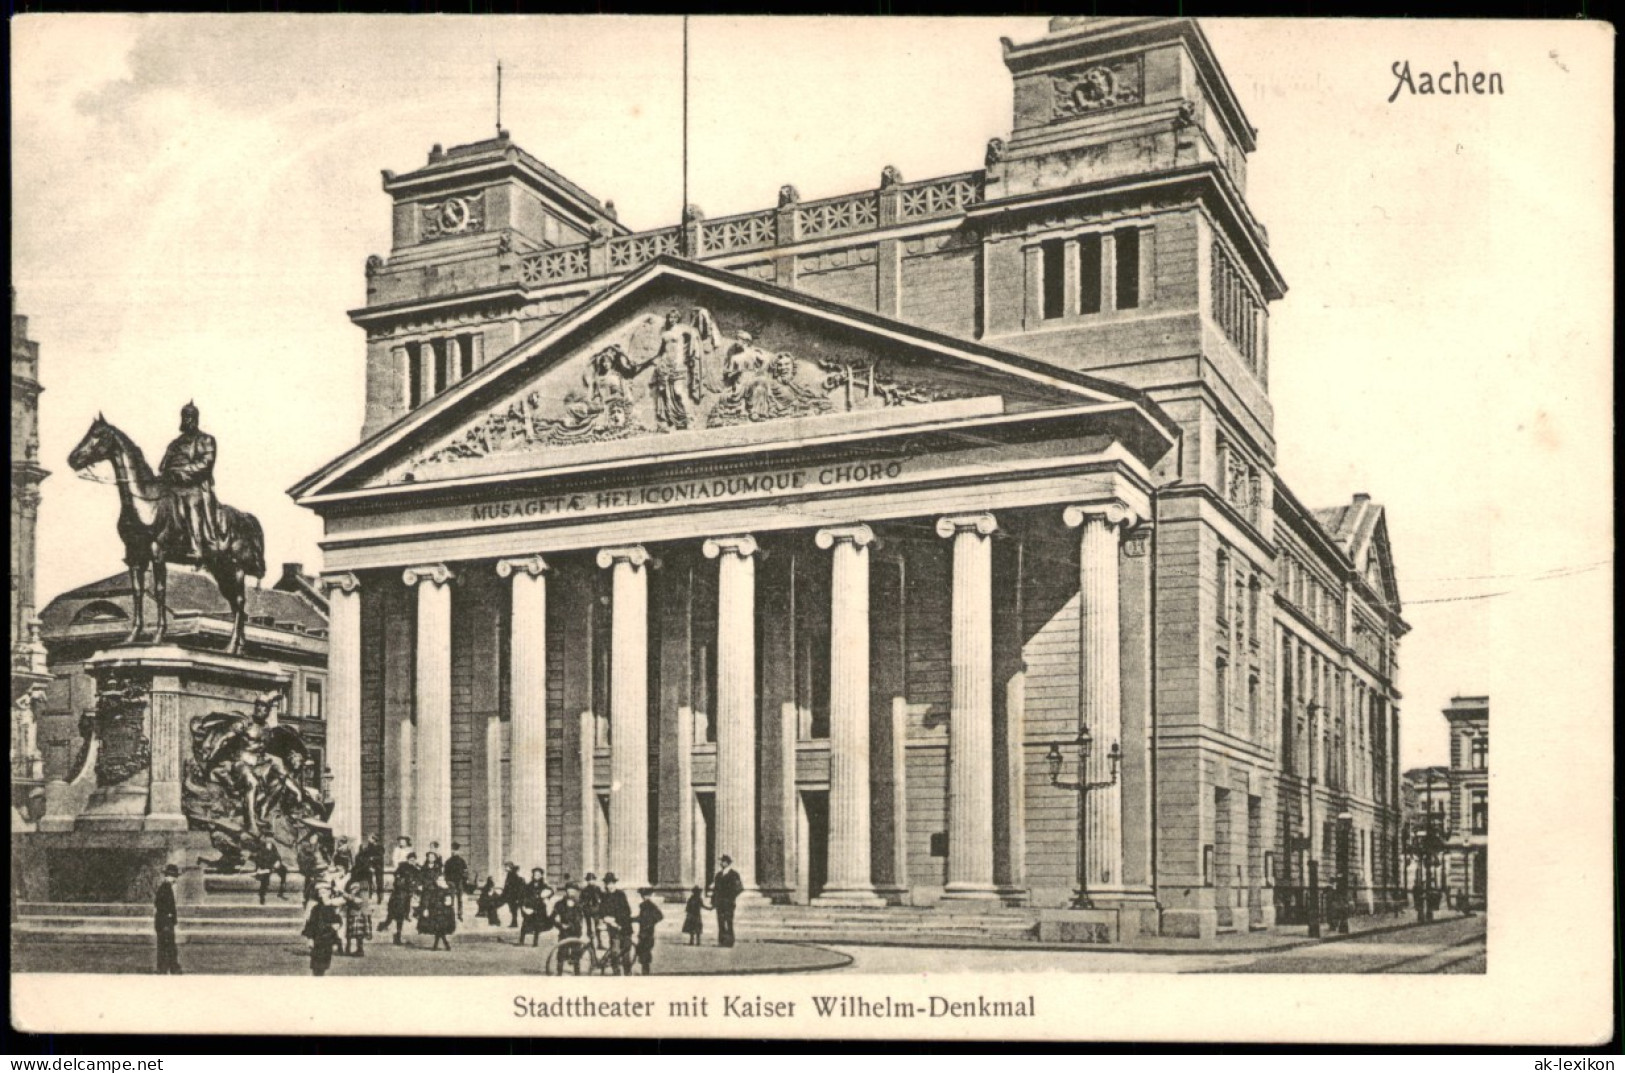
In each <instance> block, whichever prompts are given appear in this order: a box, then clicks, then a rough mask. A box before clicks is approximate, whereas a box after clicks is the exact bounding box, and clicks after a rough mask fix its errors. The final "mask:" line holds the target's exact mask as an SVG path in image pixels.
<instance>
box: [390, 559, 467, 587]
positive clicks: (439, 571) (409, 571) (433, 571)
mask: <svg viewBox="0 0 1625 1073" xmlns="http://www.w3.org/2000/svg"><path fill="white" fill-rule="evenodd" d="M454 576H455V575H454V574H452V572H451V567H449V566H447V565H446V564H445V563H430V564H428V565H427V566H409V567H407V568H406V569H405V570H403V571H401V580H402V581H404V582H406V584H407V586H408V587H409V588H410V587H412V586H415V585H417V583H418V582H420V581H428V582H432V583H433V584H436V585H449V584H451V579H452V578H453V577H454Z"/></svg>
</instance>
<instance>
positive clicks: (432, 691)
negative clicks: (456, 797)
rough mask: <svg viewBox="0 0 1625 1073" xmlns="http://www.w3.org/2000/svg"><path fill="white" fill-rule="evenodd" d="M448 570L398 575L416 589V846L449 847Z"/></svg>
mask: <svg viewBox="0 0 1625 1073" xmlns="http://www.w3.org/2000/svg"><path fill="white" fill-rule="evenodd" d="M451 578H452V573H451V570H450V569H449V568H448V567H447V566H446V565H445V564H443V563H435V564H434V565H431V566H409V567H407V568H406V570H405V571H404V572H403V573H402V574H401V579H402V580H403V581H405V582H406V584H407V586H408V587H411V586H416V588H417V590H418V643H417V675H416V680H415V685H416V689H417V715H418V726H417V735H416V737H417V757H418V768H417V788H416V791H417V792H416V794H415V797H416V800H417V830H415V831H414V832H413V833H412V844H413V845H414V846H419V847H426V846H428V845H429V843H431V842H439V843H440V852H441V853H448V852H450V848H449V847H450V846H451Z"/></svg>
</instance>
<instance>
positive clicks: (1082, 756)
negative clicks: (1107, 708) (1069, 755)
mask: <svg viewBox="0 0 1625 1073" xmlns="http://www.w3.org/2000/svg"><path fill="white" fill-rule="evenodd" d="M1073 744H1074V745H1076V746H1077V749H1078V777H1077V778H1076V779H1063V778H1061V765H1062V764H1063V763H1065V758H1064V757H1062V755H1061V746H1060V744H1059V743H1057V742H1051V743H1050V747H1049V753H1048V755H1047V756H1045V758H1044V759H1045V760H1046V761H1048V763H1049V784H1050V785H1051V786H1054V787H1058V788H1059V789H1062V790H1076V791H1077V792H1078V893H1077V896H1076V897H1075V898H1073V899H1072V908H1074V909H1093V908H1094V907H1095V903H1094V902H1092V901H1091V900H1090V899H1089V872H1088V864H1087V860H1086V855H1087V852H1088V848H1089V793H1090V791H1092V790H1102V789H1105V788H1106V787H1108V786H1115V785H1116V784H1117V765H1118V763H1119V762H1120V761H1121V760H1122V758H1123V753H1122V750H1121V749H1119V748H1118V746H1117V743H1116V742H1115V741H1114V742H1112V748H1111V751H1110V752H1109V753H1107V754H1106V759H1107V760H1108V761H1110V763H1111V778H1109V779H1106V780H1105V781H1103V782H1090V781H1089V757H1090V756H1091V755H1092V754H1093V753H1094V747H1095V739H1094V736H1093V735H1091V734H1090V733H1089V728H1088V727H1079V728H1078V738H1077V741H1075V742H1074V743H1073Z"/></svg>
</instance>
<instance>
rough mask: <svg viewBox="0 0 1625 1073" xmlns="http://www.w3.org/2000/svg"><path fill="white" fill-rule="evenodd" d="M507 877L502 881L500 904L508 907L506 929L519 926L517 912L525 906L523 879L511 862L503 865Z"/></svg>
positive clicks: (517, 867)
mask: <svg viewBox="0 0 1625 1073" xmlns="http://www.w3.org/2000/svg"><path fill="white" fill-rule="evenodd" d="M503 867H504V868H505V869H507V875H506V876H505V877H504V878H503V880H502V904H503V905H505V906H507V907H508V927H510V928H517V927H518V926H519V910H520V909H521V908H522V907H523V906H524V904H525V877H524V876H522V875H520V874H519V866H518V865H517V864H515V863H513V862H512V861H507V862H505V863H504V864H503Z"/></svg>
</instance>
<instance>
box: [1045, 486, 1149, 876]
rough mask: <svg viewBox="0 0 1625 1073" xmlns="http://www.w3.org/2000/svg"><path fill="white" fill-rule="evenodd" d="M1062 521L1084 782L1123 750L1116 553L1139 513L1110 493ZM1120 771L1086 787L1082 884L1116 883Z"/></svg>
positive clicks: (1102, 774) (1101, 774) (1098, 776)
mask: <svg viewBox="0 0 1625 1073" xmlns="http://www.w3.org/2000/svg"><path fill="white" fill-rule="evenodd" d="M1062 518H1063V520H1064V521H1065V522H1066V524H1067V526H1068V527H1070V528H1073V529H1079V530H1081V536H1080V540H1081V543H1080V546H1079V549H1078V719H1079V721H1080V723H1081V724H1082V725H1083V726H1086V727H1088V728H1089V733H1090V734H1091V735H1092V736H1093V738H1094V752H1093V753H1092V754H1091V756H1090V759H1089V770H1088V772H1087V777H1088V779H1089V781H1090V782H1106V781H1107V780H1109V779H1110V778H1111V761H1110V759H1109V758H1108V754H1109V753H1110V752H1111V747H1112V746H1113V745H1114V744H1115V745H1118V746H1119V747H1120V748H1121V749H1122V750H1123V751H1124V752H1127V751H1128V748H1129V743H1128V742H1124V741H1123V740H1122V737H1123V711H1122V708H1123V705H1122V661H1121V653H1122V649H1121V647H1120V644H1121V638H1120V636H1119V632H1120V631H1119V619H1118V603H1117V595H1118V588H1117V556H1118V549H1119V544H1120V543H1121V539H1122V534H1123V533H1124V532H1126V531H1127V530H1129V529H1132V528H1133V527H1134V526H1135V525H1137V524H1138V523H1139V520H1140V519H1139V518H1138V517H1137V516H1136V515H1135V514H1134V512H1133V511H1131V510H1129V509H1128V507H1127V506H1126V505H1124V504H1122V503H1119V502H1116V501H1115V500H1114V501H1110V502H1103V503H1089V504H1083V505H1080V506H1073V507H1067V508H1066V510H1065V511H1064V512H1063V513H1062ZM1122 812H1123V783H1122V779H1121V778H1119V779H1118V781H1117V782H1116V783H1114V784H1112V785H1110V786H1105V787H1102V788H1101V789H1099V790H1095V791H1093V792H1092V793H1090V795H1089V825H1088V827H1089V829H1088V832H1087V834H1088V839H1087V841H1088V853H1087V856H1086V859H1085V869H1086V870H1087V873H1088V876H1089V886H1090V887H1091V888H1097V887H1114V886H1121V885H1122V883H1123V823H1122Z"/></svg>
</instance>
